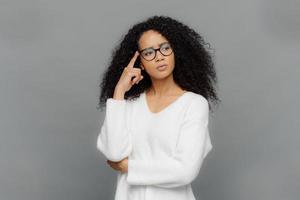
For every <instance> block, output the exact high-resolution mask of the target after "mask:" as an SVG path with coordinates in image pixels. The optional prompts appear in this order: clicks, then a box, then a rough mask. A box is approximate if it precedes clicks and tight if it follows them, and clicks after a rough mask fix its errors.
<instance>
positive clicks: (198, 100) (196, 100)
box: [189, 91, 209, 110]
mask: <svg viewBox="0 0 300 200" xmlns="http://www.w3.org/2000/svg"><path fill="white" fill-rule="evenodd" d="M189 94H190V96H191V99H190V106H189V108H190V109H205V110H207V109H209V103H208V100H207V99H206V98H205V97H204V96H203V95H201V94H198V93H195V92H191V91H190V92H189Z"/></svg>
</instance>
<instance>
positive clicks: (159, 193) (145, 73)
mask: <svg viewBox="0 0 300 200" xmlns="http://www.w3.org/2000/svg"><path fill="white" fill-rule="evenodd" d="M215 83H216V73H215V69H214V65H213V62H212V59H211V56H210V54H209V53H208V51H207V50H206V49H205V44H204V42H203V39H202V37H201V36H200V35H199V34H198V33H196V32H195V31H194V30H192V29H191V28H189V27H188V26H186V25H184V24H182V23H181V22H179V21H177V20H175V19H172V18H170V17H167V16H153V17H151V18H149V19H147V20H145V21H143V22H140V23H138V24H136V25H134V26H133V27H132V28H131V29H130V30H129V31H128V33H127V34H126V36H125V37H124V39H123V40H122V42H121V44H120V46H118V47H117V49H116V50H115V51H114V53H113V58H112V61H111V63H110V66H109V67H108V69H107V71H106V72H105V74H104V78H103V81H102V83H101V89H102V92H101V95H100V103H99V105H100V106H101V105H106V112H105V114H106V115H105V118H104V122H103V125H102V127H101V131H100V134H99V136H98V140H97V148H98V149H99V150H100V151H101V152H102V153H103V155H104V156H105V157H106V158H107V159H108V160H107V163H108V164H109V165H110V166H111V167H112V168H113V169H114V170H117V171H118V172H119V173H118V180H117V186H116V193H115V200H146V199H147V200H194V199H195V196H194V194H193V191H192V188H191V182H192V181H193V180H194V179H195V178H196V177H197V175H198V173H199V170H200V167H201V165H202V162H203V160H204V158H205V157H206V155H207V154H208V152H210V150H211V149H212V144H211V140H210V136H209V130H208V120H209V111H210V110H211V106H210V104H209V103H208V101H209V100H211V101H213V102H217V101H219V99H218V97H217V94H216V91H215V88H214V84H215Z"/></svg>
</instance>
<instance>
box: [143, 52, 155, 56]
mask: <svg viewBox="0 0 300 200" xmlns="http://www.w3.org/2000/svg"><path fill="white" fill-rule="evenodd" d="M152 53H153V52H152V51H147V52H145V53H144V55H145V56H150V55H151V54H152Z"/></svg>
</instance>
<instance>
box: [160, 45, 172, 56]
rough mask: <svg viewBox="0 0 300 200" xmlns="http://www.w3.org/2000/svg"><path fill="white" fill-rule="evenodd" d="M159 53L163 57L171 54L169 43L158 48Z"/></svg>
mask: <svg viewBox="0 0 300 200" xmlns="http://www.w3.org/2000/svg"><path fill="white" fill-rule="evenodd" d="M160 52H161V53H162V54H164V55H165V56H168V55H170V54H171V53H172V48H171V45H170V44H169V43H166V44H163V45H162V46H161V47H160Z"/></svg>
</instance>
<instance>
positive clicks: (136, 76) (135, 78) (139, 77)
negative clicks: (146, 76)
mask: <svg viewBox="0 0 300 200" xmlns="http://www.w3.org/2000/svg"><path fill="white" fill-rule="evenodd" d="M134 75H135V77H134V79H133V80H132V82H133V83H136V82H137V81H138V80H140V79H141V76H142V75H141V73H139V72H136V73H134Z"/></svg>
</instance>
